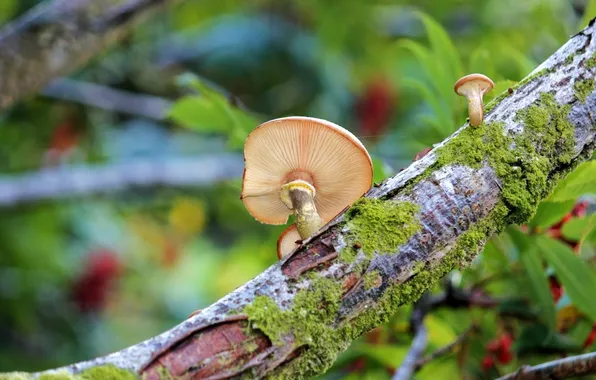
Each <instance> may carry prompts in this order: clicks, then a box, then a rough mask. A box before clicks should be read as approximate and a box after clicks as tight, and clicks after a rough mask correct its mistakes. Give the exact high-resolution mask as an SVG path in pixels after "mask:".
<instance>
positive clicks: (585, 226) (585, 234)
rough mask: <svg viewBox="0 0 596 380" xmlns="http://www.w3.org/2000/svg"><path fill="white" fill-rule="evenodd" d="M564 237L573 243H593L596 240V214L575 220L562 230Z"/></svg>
mask: <svg viewBox="0 0 596 380" xmlns="http://www.w3.org/2000/svg"><path fill="white" fill-rule="evenodd" d="M561 233H562V234H563V237H565V239H567V240H571V241H582V240H584V239H586V238H587V239H588V240H589V241H592V240H593V239H594V238H596V214H592V215H591V216H585V217H583V218H573V219H571V220H570V221H568V222H567V223H565V224H564V225H563V228H561Z"/></svg>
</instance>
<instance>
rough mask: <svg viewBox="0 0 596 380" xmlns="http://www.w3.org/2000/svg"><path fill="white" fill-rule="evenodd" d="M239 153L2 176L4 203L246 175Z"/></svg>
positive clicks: (202, 182)
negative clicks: (243, 173)
mask: <svg viewBox="0 0 596 380" xmlns="http://www.w3.org/2000/svg"><path fill="white" fill-rule="evenodd" d="M242 169H243V167H242V158H241V157H239V156H237V155H235V154H218V155H205V156H198V157H185V158H171V159H164V160H159V159H151V160H148V159H144V160H142V159H133V160H128V161H126V162H121V163H111V164H104V165H95V166H86V165H78V166H75V165H70V166H62V167H57V168H46V169H42V170H40V171H38V172H35V173H26V174H16V175H3V176H0V206H10V205H14V204H17V203H24V202H35V201H41V200H47V199H60V198H72V197H77V196H84V195H89V194H99V193H106V192H114V191H122V190H126V189H129V188H133V187H147V186H158V185H167V186H204V185H209V184H212V183H214V182H217V181H222V180H225V179H230V178H239V177H240V176H241V175H242Z"/></svg>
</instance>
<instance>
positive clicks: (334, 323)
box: [49, 23, 596, 380]
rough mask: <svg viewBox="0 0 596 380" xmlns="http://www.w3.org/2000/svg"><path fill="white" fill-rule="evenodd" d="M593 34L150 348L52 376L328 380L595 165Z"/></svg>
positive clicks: (595, 52) (570, 44) (589, 31)
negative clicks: (347, 354) (341, 361)
mask: <svg viewBox="0 0 596 380" xmlns="http://www.w3.org/2000/svg"><path fill="white" fill-rule="evenodd" d="M595 34H596V30H595V28H594V25H593V23H590V25H589V26H588V27H587V28H586V29H585V30H584V31H583V32H581V33H579V34H578V35H576V36H574V37H572V38H571V39H570V41H568V42H567V43H566V44H565V45H564V46H563V47H562V48H561V49H559V51H557V52H556V53H555V54H554V55H552V56H551V57H550V58H549V59H548V60H547V61H546V62H544V63H543V64H542V65H541V66H540V67H538V68H537V69H536V70H535V72H534V73H533V75H531V76H530V77H528V78H527V79H525V80H524V81H522V82H520V83H519V84H518V85H516V86H515V87H514V88H513V89H512V90H513V91H512V92H505V93H504V94H502V96H499V97H497V99H496V100H495V101H494V102H493V103H492V104H489V105H487V107H486V116H485V119H484V121H485V123H484V124H482V125H481V126H479V127H477V128H474V129H470V127H468V126H464V127H463V128H462V129H460V130H459V131H457V132H456V133H455V134H454V135H453V136H451V137H450V138H448V139H447V140H445V141H444V142H442V143H441V144H439V145H437V146H436V147H435V148H434V149H433V150H432V151H431V152H429V153H428V154H427V155H426V156H424V157H423V158H422V159H420V160H419V161H416V162H414V163H413V164H412V165H410V166H409V167H408V168H407V169H406V170H404V171H402V172H400V173H398V174H397V175H396V176H395V177H393V178H389V179H387V180H386V181H384V182H383V183H382V184H380V185H379V186H378V187H374V188H373V189H371V190H370V191H369V192H368V193H367V194H366V196H365V197H364V198H363V199H361V200H359V201H358V202H356V203H355V204H354V205H353V206H352V207H351V208H350V209H348V210H347V211H346V212H344V213H342V214H340V215H338V216H337V217H336V218H335V219H334V220H332V221H330V222H329V223H328V224H327V225H326V226H325V227H323V228H322V230H321V231H319V232H318V233H317V234H316V235H315V236H313V237H311V238H309V239H306V240H305V241H304V242H303V245H301V246H300V247H298V248H297V249H296V250H295V251H294V252H292V253H291V254H289V255H288V256H286V257H284V259H283V260H282V261H280V262H278V263H276V264H274V265H273V266H271V267H270V268H268V269H267V270H265V271H264V272H263V273H261V274H260V275H259V276H257V277H256V278H254V279H253V280H251V281H249V282H247V283H246V284H244V285H243V286H241V287H239V288H238V289H236V290H234V291H233V292H231V293H230V294H228V295H226V296H225V297H223V298H222V299H220V300H219V301H217V302H215V303H214V304H213V305H211V306H209V307H207V308H204V309H202V310H201V311H200V312H199V313H197V314H195V315H193V316H192V317H191V318H189V319H188V320H185V321H183V322H182V323H180V324H179V325H178V326H175V327H174V328H172V329H170V330H169V331H166V332H164V333H162V334H160V335H158V336H156V337H153V338H150V339H148V340H146V341H144V342H142V343H139V344H137V345H134V346H131V347H129V348H126V349H124V350H121V351H118V352H115V353H112V354H110V355H107V356H104V357H100V358H95V359H92V360H89V361H86V362H81V363H77V364H72V365H69V366H66V367H63V368H60V369H58V370H53V371H49V372H56V371H65V372H69V373H81V372H84V371H86V370H93V369H96V370H102V369H105V367H104V366H106V365H112V366H115V367H118V368H120V369H122V371H131V372H134V373H135V374H137V375H141V376H142V377H143V378H145V379H146V380H152V379H160V378H164V377H168V376H171V377H174V378H210V379H216V378H217V379H222V378H228V377H242V376H246V377H251V378H262V377H266V376H272V377H273V376H274V377H277V378H306V377H310V376H314V375H317V374H321V373H323V372H325V371H326V370H327V369H328V368H329V367H330V366H331V365H332V364H333V362H334V360H335V359H336V357H337V355H338V354H339V353H341V352H342V351H344V350H345V349H346V348H347V347H348V346H349V345H350V343H351V342H352V341H353V340H354V339H356V338H357V337H359V336H360V335H362V334H363V333H364V332H366V331H369V330H371V329H372V328H374V327H376V326H379V325H381V324H382V323H385V322H386V321H387V320H388V319H389V318H390V317H391V316H392V315H393V314H394V313H395V311H396V310H397V309H398V308H399V306H401V305H404V304H410V303H412V302H414V301H415V300H416V299H418V298H419V297H420V295H421V294H422V293H423V292H424V291H426V290H427V289H428V288H429V287H430V286H431V285H432V284H433V283H435V282H436V281H438V280H439V279H440V278H441V277H442V276H444V275H445V274H446V273H448V272H449V271H450V270H452V269H453V268H464V267H466V266H467V265H469V263H470V262H472V260H473V259H474V258H475V257H476V256H477V254H478V253H479V252H480V251H481V250H482V248H483V246H484V243H485V242H486V240H487V239H488V238H489V237H490V236H492V235H493V234H495V233H498V232H500V231H502V230H503V229H504V228H505V227H506V226H507V225H508V224H511V223H516V222H517V223H522V222H524V221H525V220H527V219H528V218H529V217H530V216H531V215H532V214H533V213H534V212H535V208H536V207H537V204H538V203H539V201H540V200H541V199H543V198H544V197H546V196H547V195H548V194H549V192H550V189H551V188H552V186H554V185H556V183H557V182H558V181H560V180H561V178H563V177H564V176H565V174H566V173H568V172H569V171H570V170H572V169H573V168H574V167H575V166H576V165H578V164H579V163H580V162H582V161H584V160H586V159H587V158H589V157H591V155H592V153H593V151H594V148H595V146H596V129H595V128H594V122H593V120H595V119H596V89H594V85H593V79H592V78H593V77H594V72H595V70H596V62H595V61H596V57H595V55H596V38H594V35H595ZM590 80H592V82H590ZM590 83H591V84H590ZM578 89H579V90H581V93H577V92H576V90H578ZM240 316H241V317H240Z"/></svg>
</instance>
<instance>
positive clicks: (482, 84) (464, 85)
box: [453, 74, 495, 96]
mask: <svg viewBox="0 0 596 380" xmlns="http://www.w3.org/2000/svg"><path fill="white" fill-rule="evenodd" d="M494 86H495V83H494V82H493V81H492V80H491V79H490V78H489V77H487V76H486V75H483V74H470V75H466V76H465V77H462V78H460V79H459V80H458V81H457V82H455V85H454V86H453V91H455V93H456V94H458V95H462V96H465V95H466V94H467V93H468V92H469V91H470V90H474V89H479V90H480V91H481V94H483V95H484V94H485V93H486V92H488V91H490V90H492V88H493V87H494Z"/></svg>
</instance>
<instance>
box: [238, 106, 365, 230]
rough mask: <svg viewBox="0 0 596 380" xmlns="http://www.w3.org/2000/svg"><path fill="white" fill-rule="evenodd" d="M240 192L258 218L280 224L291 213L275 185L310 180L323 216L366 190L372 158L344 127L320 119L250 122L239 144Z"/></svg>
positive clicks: (330, 216)
mask: <svg viewBox="0 0 596 380" xmlns="http://www.w3.org/2000/svg"><path fill="white" fill-rule="evenodd" d="M244 161H245V167H244V177H243V180H242V193H241V196H240V198H241V199H242V201H243V202H244V205H245V206H246V209H247V210H248V212H249V213H250V214H251V215H252V216H253V217H254V218H255V219H256V220H258V221H260V222H261V223H266V224H285V223H286V222H287V221H288V217H289V216H290V215H291V214H292V210H290V209H289V208H288V207H286V205H285V204H284V203H283V202H282V201H281V200H280V191H281V186H282V185H284V184H285V183H288V182H291V181H294V180H297V179H301V180H304V181H307V182H309V183H310V184H312V185H313V187H314V188H315V191H316V196H315V205H316V207H317V210H318V213H319V216H320V217H321V218H322V219H323V220H324V221H325V222H328V221H329V220H331V219H333V217H334V216H336V215H337V214H339V213H340V212H341V211H342V210H343V209H344V208H345V207H347V206H348V205H350V204H352V203H353V202H354V201H355V200H357V199H358V198H360V197H361V196H362V195H363V194H364V193H365V192H367V191H368V190H369V189H370V187H371V185H372V178H373V169H372V161H371V159H370V156H369V155H368V152H367V151H366V148H365V147H364V145H362V143H361V142H360V141H359V140H358V139H357V138H356V136H354V135H353V134H352V133H350V132H349V131H347V130H346V129H344V128H342V127H340V126H339V125H336V124H334V123H331V122H329V121H326V120H322V119H315V118H310V117H301V116H292V117H285V118H281V119H275V120H271V121H268V122H266V123H263V124H261V125H259V126H258V127H256V128H255V129H254V130H253V131H252V132H251V133H250V134H249V135H248V137H247V139H246V144H245V145H244Z"/></svg>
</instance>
